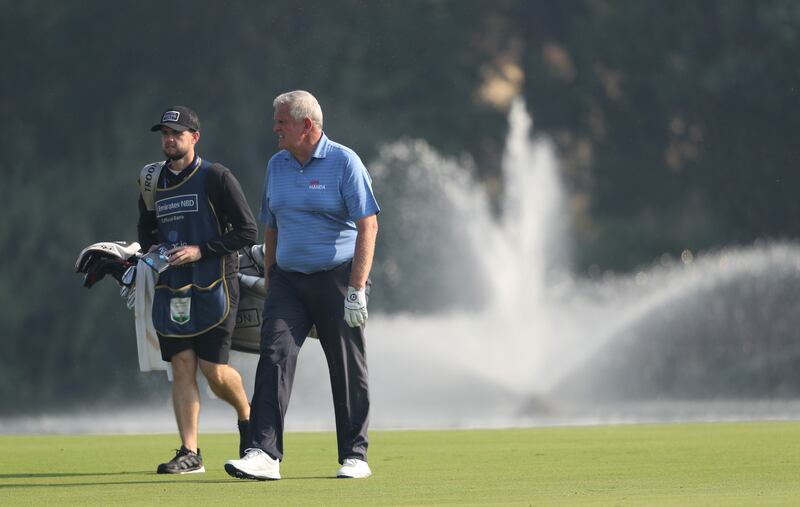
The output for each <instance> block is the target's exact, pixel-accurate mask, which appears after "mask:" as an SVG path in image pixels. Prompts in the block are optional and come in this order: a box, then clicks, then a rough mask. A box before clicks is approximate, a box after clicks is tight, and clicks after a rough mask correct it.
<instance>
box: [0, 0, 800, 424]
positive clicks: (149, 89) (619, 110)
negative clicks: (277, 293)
mask: <svg viewBox="0 0 800 507" xmlns="http://www.w3.org/2000/svg"><path fill="white" fill-rule="evenodd" d="M798 38H800V4H798V3H797V2H794V1H792V0H758V1H757V0H749V1H748V0H705V1H703V2H694V1H689V0H680V1H666V0H649V1H637V0H614V1H611V0H562V1H560V2H549V1H543V0H542V1H510V0H498V1H491V2H490V1H485V0H459V1H455V0H453V1H446V0H409V1H402V2H401V1H388V0H387V1H377V0H376V1H359V0H339V1H336V2H323V1H318V2H314V1H311V2H302V3H298V4H297V5H291V6H289V5H287V4H286V3H283V2H274V1H263V2H224V1H218V2H188V1H173V2H155V1H150V0H146V1H139V2H118V3H110V2H99V1H94V0H87V1H82V2H56V1H43V0H34V1H28V2H12V1H10V0H2V1H0V41H2V42H1V43H0V48H1V49H2V55H3V58H2V63H0V65H2V75H3V79H2V80H0V117H2V119H3V127H2V136H0V153H2V157H0V174H2V177H3V180H4V184H3V194H4V195H3V202H4V205H5V209H6V212H5V218H4V219H3V220H2V222H0V251H1V252H2V260H3V262H2V266H3V267H2V271H1V272H0V274H1V275H2V280H1V281H2V283H0V312H2V318H3V328H4V332H3V335H2V339H1V340H0V380H1V382H0V400H2V403H0V414H2V413H4V414H9V413H18V412H20V411H28V410H36V409H39V408H41V407H53V406H58V405H59V404H63V403H66V402H67V400H75V399H76V398H77V399H79V400H96V399H100V398H103V397H107V398H109V399H114V398H116V397H119V396H133V395H135V396H141V393H142V391H146V390H147V388H148V386H147V385H146V383H147V380H146V379H145V378H144V376H141V375H134V372H135V371H136V370H137V368H136V354H135V344H134V340H133V326H132V325H131V316H130V313H129V312H128V311H127V310H126V309H125V308H124V306H123V305H122V304H121V302H120V301H118V300H117V298H116V296H114V297H109V294H110V292H111V289H110V288H109V287H102V289H95V290H93V291H90V292H87V291H86V290H85V289H83V288H82V287H81V286H80V280H79V278H78V277H77V276H76V275H74V274H73V273H72V263H73V262H74V259H75V257H76V255H77V253H78V252H79V251H80V250H81V249H82V248H83V247H84V246H86V245H88V244H90V243H93V242H95V241H101V240H113V239H123V240H132V239H134V238H135V223H136V205H135V200H136V187H135V180H136V176H137V175H138V170H139V168H141V166H142V165H143V164H144V163H146V162H149V161H152V160H156V159H158V158H159V157H160V155H161V154H160V152H159V145H158V142H157V139H155V138H154V137H153V135H152V134H151V133H150V132H149V131H148V127H149V126H150V125H151V124H153V123H154V121H155V120H156V119H157V117H158V114H159V113H160V112H161V111H162V110H163V109H164V108H165V107H167V106H169V105H172V104H178V103H181V104H187V105H191V106H192V107H193V108H194V109H195V110H197V111H198V112H199V113H200V118H201V122H202V125H203V138H202V141H201V148H200V150H201V153H203V154H205V155H206V156H208V157H210V158H213V159H215V160H220V161H222V162H224V163H225V164H226V165H228V166H229V167H231V168H232V169H233V170H234V172H235V173H236V175H237V177H238V178H239V180H240V181H241V182H242V185H243V187H244V188H245V191H246V193H247V196H248V199H249V200H250V202H251V204H252V205H253V207H254V208H255V207H257V204H258V202H259V193H260V191H261V185H262V180H263V167H264V164H265V162H266V160H267V159H268V157H269V156H270V155H271V154H272V153H273V152H274V151H275V140H274V137H273V135H272V133H271V116H272V110H271V101H272V99H273V97H274V96H275V95H276V94H278V93H280V92H283V91H287V90H290V89H296V88H304V89H308V90H310V91H312V92H313V93H315V95H317V97H318V98H319V99H320V102H321V103H322V105H323V110H324V112H325V119H326V122H325V128H326V131H328V132H329V133H331V135H332V137H333V138H334V139H336V140H338V141H340V142H343V143H344V144H347V145H349V146H351V147H353V148H354V149H356V151H358V152H359V153H360V155H361V156H362V158H363V159H364V160H365V161H367V162H369V161H370V160H371V159H372V158H374V157H375V156H376V154H377V153H378V150H379V148H380V146H381V145H382V144H383V143H386V142H391V141H394V140H397V139H402V138H410V139H414V138H424V139H426V140H427V141H428V142H429V143H430V144H431V145H432V146H433V147H434V148H436V149H437V150H438V151H439V152H440V153H442V154H444V155H445V156H458V157H461V156H465V155H466V156H469V157H470V158H471V159H472V160H473V161H474V167H475V168H476V171H477V176H478V177H479V179H480V181H481V182H482V183H483V184H485V185H486V187H487V189H489V191H490V192H492V194H493V195H495V196H497V195H500V193H501V192H502V191H503V188H502V178H501V176H500V172H499V165H500V157H501V154H502V150H503V143H504V139H505V133H506V129H507V126H506V117H505V115H506V113H507V110H508V104H509V101H510V99H511V98H512V97H513V96H514V95H522V96H523V97H524V98H525V99H526V101H527V104H528V108H529V110H530V111H531V112H532V115H533V117H534V126H535V129H536V131H537V133H538V134H543V135H548V136H550V137H551V138H552V139H554V140H555V142H556V144H557V146H558V149H559V152H560V156H561V159H562V164H563V166H562V177H563V180H564V182H565V184H566V185H567V188H568V192H569V198H570V206H571V211H572V213H573V222H574V229H575V230H574V234H575V244H576V248H575V259H574V270H575V272H576V274H577V275H578V276H584V275H586V274H587V273H589V272H596V271H597V270H600V271H601V272H602V271H603V270H614V271H628V270H632V269H635V268H637V267H638V266H641V265H647V264H649V263H651V262H653V260H654V259H656V258H657V257H658V256H660V255H662V254H665V253H666V254H670V255H673V256H679V255H680V252H681V251H683V250H691V251H693V252H697V251H703V250H709V249H714V248H718V247H721V246H724V245H731V244H749V243H752V242H753V241H756V240H759V239H768V238H776V239H784V238H788V239H794V238H795V237H796V236H797V223H798V211H799V210H798V206H800V205H799V204H798V199H797V198H796V197H795V196H794V195H793V194H794V191H795V189H796V188H798V183H799V182H798V173H797V171H796V170H795V168H794V162H795V159H796V158H797V148H796V146H797V143H795V142H793V138H794V137H795V135H796V132H798V126H799V125H798V115H797V111H798V87H799V86H800V79H798V77H799V76H798V73H799V70H798V65H797V61H798V56H800V55H799V54H798V53H799V52H800V46H799V44H800V40H798ZM498 202H499V200H498ZM497 212H498V213H502V209H497ZM384 219H385V220H389V221H391V216H390V215H389V214H387V216H386V217H384ZM382 230H390V229H386V228H384V227H382ZM378 255H379V256H380V251H379V252H378ZM592 270H594V271H592ZM378 275H379V274H378ZM379 305H380V302H376V306H379ZM376 310H379V311H396V310H405V309H404V308H398V307H392V308H381V307H378V308H376ZM132 378H135V379H136V380H135V381H133V382H131V379H132Z"/></svg>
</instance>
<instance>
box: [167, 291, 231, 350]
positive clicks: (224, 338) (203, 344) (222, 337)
mask: <svg viewBox="0 0 800 507" xmlns="http://www.w3.org/2000/svg"><path fill="white" fill-rule="evenodd" d="M226 283H227V284H228V293H229V294H230V298H231V309H230V311H229V312H228V317H227V318H226V319H225V320H224V321H223V322H222V324H220V325H219V326H217V327H215V328H214V329H211V330H210V331H207V332H205V333H203V334H201V335H197V336H193V337H191V338H171V337H168V336H161V335H160V334H159V335H158V344H159V346H160V347H161V359H163V360H164V361H167V362H169V361H170V360H171V359H172V356H174V355H175V354H177V353H178V352H183V351H184V350H187V349H192V350H194V352H195V354H197V357H199V358H200V359H203V360H204V361H208V362H210V363H216V364H228V356H229V355H230V351H231V340H232V337H233V328H234V327H236V310H237V309H238V307H239V279H238V278H236V277H232V278H227V279H226Z"/></svg>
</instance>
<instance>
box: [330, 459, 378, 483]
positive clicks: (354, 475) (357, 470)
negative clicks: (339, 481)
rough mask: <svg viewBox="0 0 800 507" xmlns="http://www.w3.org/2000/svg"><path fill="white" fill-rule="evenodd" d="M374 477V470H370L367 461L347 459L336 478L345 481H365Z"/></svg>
mask: <svg viewBox="0 0 800 507" xmlns="http://www.w3.org/2000/svg"><path fill="white" fill-rule="evenodd" d="M370 475H372V470H370V469H369V465H367V462H366V461H363V460H360V459H356V458H347V459H346V460H344V462H343V463H342V468H340V469H339V471H338V472H336V477H340V478H343V479H364V478H366V477H369V476H370Z"/></svg>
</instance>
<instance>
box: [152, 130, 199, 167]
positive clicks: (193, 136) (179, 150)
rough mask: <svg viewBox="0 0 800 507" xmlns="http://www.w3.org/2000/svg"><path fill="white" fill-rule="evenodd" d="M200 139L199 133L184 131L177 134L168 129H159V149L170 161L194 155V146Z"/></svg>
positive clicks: (175, 131)
mask: <svg viewBox="0 0 800 507" xmlns="http://www.w3.org/2000/svg"><path fill="white" fill-rule="evenodd" d="M199 139H200V133H199V132H192V131H190V130H184V131H183V132H178V131H177V130H172V129H171V128H169V127H161V149H162V150H163V151H164V155H165V156H166V157H167V158H168V159H170V160H180V159H182V158H183V157H185V156H186V155H187V154H190V153H192V154H193V153H194V145H195V144H196V143H197V141H198V140H199Z"/></svg>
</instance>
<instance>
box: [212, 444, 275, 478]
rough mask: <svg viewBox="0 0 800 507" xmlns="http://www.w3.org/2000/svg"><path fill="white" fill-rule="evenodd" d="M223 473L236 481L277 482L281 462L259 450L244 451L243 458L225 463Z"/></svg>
mask: <svg viewBox="0 0 800 507" xmlns="http://www.w3.org/2000/svg"><path fill="white" fill-rule="evenodd" d="M225 471H226V472H228V475H230V476H233V477H236V478H238V479H253V480H256V481H277V480H278V479H280V478H281V462H280V461H278V460H277V459H272V457H270V455H269V454H267V453H265V452H264V451H262V450H261V449H245V455H244V458H242V459H231V460H228V461H226V462H225Z"/></svg>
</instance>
